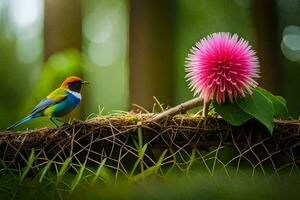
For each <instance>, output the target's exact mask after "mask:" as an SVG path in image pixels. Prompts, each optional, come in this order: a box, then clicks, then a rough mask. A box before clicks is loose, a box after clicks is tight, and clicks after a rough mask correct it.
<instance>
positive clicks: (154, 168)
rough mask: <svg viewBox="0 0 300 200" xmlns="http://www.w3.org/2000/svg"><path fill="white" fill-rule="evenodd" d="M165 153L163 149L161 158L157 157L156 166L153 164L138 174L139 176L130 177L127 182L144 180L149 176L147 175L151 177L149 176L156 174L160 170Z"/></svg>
mask: <svg viewBox="0 0 300 200" xmlns="http://www.w3.org/2000/svg"><path fill="white" fill-rule="evenodd" d="M167 151H168V150H167V149H165V150H164V151H163V153H162V154H161V156H160V157H159V159H158V161H157V162H156V164H155V165H154V166H152V167H149V168H148V169H146V170H145V171H144V172H142V173H139V174H137V175H135V176H133V177H131V178H130V179H129V181H132V182H136V181H138V180H140V179H143V178H145V177H146V176H149V175H151V174H155V173H157V172H158V170H159V169H160V167H161V165H162V162H163V160H164V157H165V155H166V153H167Z"/></svg>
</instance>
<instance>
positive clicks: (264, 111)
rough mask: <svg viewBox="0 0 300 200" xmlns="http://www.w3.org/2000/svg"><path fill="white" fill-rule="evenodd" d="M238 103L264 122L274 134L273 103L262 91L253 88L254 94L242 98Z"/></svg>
mask: <svg viewBox="0 0 300 200" xmlns="http://www.w3.org/2000/svg"><path fill="white" fill-rule="evenodd" d="M237 105H238V106H239V107H240V108H241V109H242V110H243V111H245V112H246V113H248V114H249V115H252V116H253V117H254V118H256V119H257V120H259V121H260V122H262V123H263V124H264V125H265V126H266V127H267V128H268V130H269V131H270V133H271V134H272V131H273V127H274V124H273V113H274V112H273V104H272V101H271V100H269V99H268V98H267V97H265V96H264V95H263V94H262V93H261V92H259V91H257V90H253V94H252V95H247V96H246V97H245V98H240V99H238V101H237Z"/></svg>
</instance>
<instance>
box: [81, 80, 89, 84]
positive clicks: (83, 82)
mask: <svg viewBox="0 0 300 200" xmlns="http://www.w3.org/2000/svg"><path fill="white" fill-rule="evenodd" d="M81 84H89V82H88V81H84V80H82V81H81Z"/></svg>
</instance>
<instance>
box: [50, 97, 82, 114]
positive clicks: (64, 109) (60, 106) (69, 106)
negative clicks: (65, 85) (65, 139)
mask: <svg viewBox="0 0 300 200" xmlns="http://www.w3.org/2000/svg"><path fill="white" fill-rule="evenodd" d="M66 93H67V96H66V98H65V99H64V100H62V101H61V102H59V103H57V104H55V105H54V109H53V112H52V116H53V117H62V116H64V115H67V114H68V113H70V112H72V110H74V109H75V108H76V106H77V105H78V104H79V103H80V100H81V99H80V98H78V97H76V96H75V95H73V94H72V93H70V92H68V91H66Z"/></svg>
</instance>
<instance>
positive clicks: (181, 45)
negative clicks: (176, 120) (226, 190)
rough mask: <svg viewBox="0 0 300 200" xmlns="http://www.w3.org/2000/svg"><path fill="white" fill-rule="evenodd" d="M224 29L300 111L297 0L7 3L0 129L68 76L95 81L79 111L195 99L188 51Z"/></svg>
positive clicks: (2, 15)
mask: <svg viewBox="0 0 300 200" xmlns="http://www.w3.org/2000/svg"><path fill="white" fill-rule="evenodd" d="M219 31H222V32H232V33H237V34H238V35H240V36H241V37H243V38H245V39H246V40H248V41H249V42H250V44H251V45H252V46H253V48H254V49H255V50H256V51H257V54H258V56H259V58H260V64H261V77H262V78H261V79H260V80H259V83H260V85H261V86H263V87H265V88H267V89H269V90H270V91H272V92H273V93H275V94H278V95H282V96H283V97H285V98H286V100H287V103H288V107H289V112H290V115H291V116H292V117H294V118H298V117H299V113H300V103H299V98H300V84H299V78H300V1H299V0H270V1H262V0H209V1H208V0H164V1H161V0H109V1H108V0H63V1H62V0H45V1H42V0H0V36H1V37H0V74H1V78H0V83H1V93H0V129H5V128H6V127H7V126H8V125H10V124H11V123H13V122H15V121H16V120H19V119H20V118H22V117H24V116H25V115H27V114H28V113H29V112H30V111H31V109H32V108H33V107H34V106H35V104H37V103H38V102H39V101H40V100H41V99H42V98H43V97H45V96H46V95H47V94H48V93H49V92H50V91H52V90H53V89H54V88H56V87H58V86H59V84H60V83H61V82H62V81H63V80H64V78H65V77H67V76H70V75H79V76H82V77H83V78H84V79H85V80H88V81H89V82H90V83H91V84H90V85H88V86H87V87H85V88H84V90H83V97H84V102H82V105H81V106H80V108H78V109H77V110H76V111H75V112H74V113H73V117H76V118H81V119H84V118H86V117H88V116H90V115H91V114H92V113H94V114H98V113H99V110H101V108H102V107H104V114H107V113H110V112H112V111H113V110H130V109H132V104H133V103H136V104H139V105H141V106H143V107H145V108H147V109H149V110H150V111H151V109H152V105H153V98H152V96H156V97H157V98H158V99H159V100H160V101H161V102H162V103H165V104H167V105H171V106H173V105H176V104H178V103H180V102H182V101H185V100H188V99H190V98H192V93H191V92H190V91H189V89H188V86H187V84H186V82H185V78H184V76H185V72H184V65H185V57H186V56H187V54H188V53H189V49H190V48H191V47H192V46H193V45H194V44H195V43H196V42H197V41H198V40H199V39H200V38H202V37H204V36H206V35H207V34H210V33H213V32H219ZM48 124H50V122H49V120H45V119H36V120H33V121H32V122H30V123H28V124H26V127H38V126H45V125H48ZM24 126H25V125H24ZM24 126H22V128H23V129H24Z"/></svg>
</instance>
